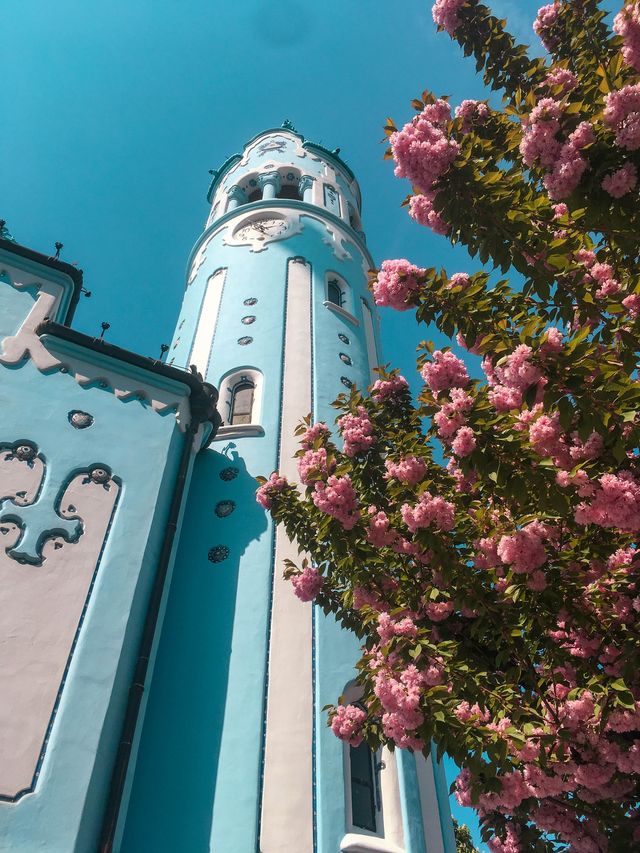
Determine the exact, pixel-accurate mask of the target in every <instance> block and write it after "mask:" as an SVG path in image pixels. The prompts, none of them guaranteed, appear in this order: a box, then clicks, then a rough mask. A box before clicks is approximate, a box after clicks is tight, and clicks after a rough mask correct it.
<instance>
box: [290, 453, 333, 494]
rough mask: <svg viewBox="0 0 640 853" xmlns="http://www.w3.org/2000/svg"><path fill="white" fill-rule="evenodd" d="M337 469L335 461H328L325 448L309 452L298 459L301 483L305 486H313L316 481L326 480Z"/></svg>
mask: <svg viewBox="0 0 640 853" xmlns="http://www.w3.org/2000/svg"><path fill="white" fill-rule="evenodd" d="M335 467H336V463H335V461H334V460H333V459H332V460H331V461H329V460H328V459H327V451H326V449H325V448H324V447H320V448H319V449H318V450H307V452H306V453H305V454H304V456H301V457H300V459H298V473H299V474H300V481H301V482H302V483H304V484H305V486H309V485H311V483H314V482H315V481H316V480H326V479H327V477H328V476H329V474H331V473H332V471H333V470H334V468H335Z"/></svg>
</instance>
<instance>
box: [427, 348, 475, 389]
mask: <svg viewBox="0 0 640 853" xmlns="http://www.w3.org/2000/svg"><path fill="white" fill-rule="evenodd" d="M420 373H421V376H422V378H423V379H424V381H425V382H426V383H427V385H428V386H429V388H430V389H431V391H433V393H434V394H438V393H439V392H440V391H446V390H448V389H449V388H464V386H465V385H468V384H469V374H468V373H467V368H466V367H465V365H464V362H463V361H462V360H461V359H459V358H458V357H457V356H456V355H454V354H453V353H452V352H451V351H448V352H442V350H436V351H435V352H434V354H433V360H432V361H427V362H425V364H424V365H423V367H422V370H421V372H420Z"/></svg>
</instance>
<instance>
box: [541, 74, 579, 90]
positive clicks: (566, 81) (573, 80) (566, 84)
mask: <svg viewBox="0 0 640 853" xmlns="http://www.w3.org/2000/svg"><path fill="white" fill-rule="evenodd" d="M544 82H545V85H546V86H560V87H562V94H563V95H566V94H567V93H568V92H571V91H572V90H573V89H575V88H576V87H577V86H578V78H577V77H576V75H575V74H574V73H573V72H572V71H569V70H568V69H567V68H552V69H551V71H550V72H549V73H548V74H547V76H546V77H545V81H544Z"/></svg>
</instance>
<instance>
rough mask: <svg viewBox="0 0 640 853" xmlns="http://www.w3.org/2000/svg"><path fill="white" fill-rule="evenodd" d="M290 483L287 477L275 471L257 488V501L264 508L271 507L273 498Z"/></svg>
mask: <svg viewBox="0 0 640 853" xmlns="http://www.w3.org/2000/svg"><path fill="white" fill-rule="evenodd" d="M288 485H289V484H288V483H287V480H286V478H285V477H281V476H280V475H279V474H277V473H276V472H275V471H274V472H273V474H272V475H271V476H270V477H269V479H268V480H267V482H266V483H264V484H263V485H262V486H259V488H258V489H257V490H256V501H257V502H258V503H259V504H260V506H261V507H264V509H271V507H272V506H273V498H274V497H275V496H276V495H277V494H279V493H280V492H282V491H283V490H284V489H285V488H286V486H288Z"/></svg>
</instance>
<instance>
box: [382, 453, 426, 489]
mask: <svg viewBox="0 0 640 853" xmlns="http://www.w3.org/2000/svg"><path fill="white" fill-rule="evenodd" d="M384 467H385V468H386V469H387V473H386V474H385V478H386V479H394V480H399V481H400V482H401V483H406V484H407V485H408V486H416V485H417V484H418V483H419V482H420V481H421V480H422V479H423V478H424V475H425V474H426V473H427V465H426V463H425V462H424V461H423V460H422V459H419V458H418V457H417V456H405V457H403V458H402V459H400V460H399V461H398V462H393V461H392V460H391V459H386V460H385V463H384Z"/></svg>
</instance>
